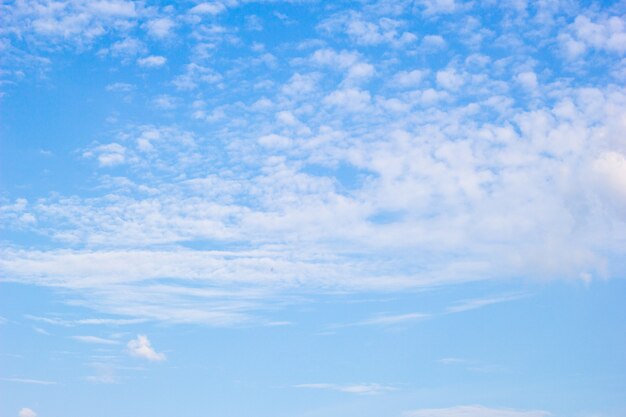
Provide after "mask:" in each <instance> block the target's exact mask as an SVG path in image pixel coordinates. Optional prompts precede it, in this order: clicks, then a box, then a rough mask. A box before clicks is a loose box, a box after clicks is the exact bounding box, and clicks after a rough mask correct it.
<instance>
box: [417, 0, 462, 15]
mask: <svg viewBox="0 0 626 417" xmlns="http://www.w3.org/2000/svg"><path fill="white" fill-rule="evenodd" d="M418 4H420V5H421V6H422V7H423V8H424V14H425V15H437V14H445V13H453V12H455V11H456V10H457V9H458V7H459V5H458V3H457V2H456V0H420V1H419V2H418Z"/></svg>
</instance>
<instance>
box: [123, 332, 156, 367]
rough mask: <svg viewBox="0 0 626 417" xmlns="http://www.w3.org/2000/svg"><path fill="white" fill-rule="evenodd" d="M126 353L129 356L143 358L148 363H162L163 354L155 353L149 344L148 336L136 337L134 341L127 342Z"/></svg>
mask: <svg viewBox="0 0 626 417" xmlns="http://www.w3.org/2000/svg"><path fill="white" fill-rule="evenodd" d="M128 353H129V354H130V355H131V356H135V357H138V358H144V359H147V360H149V361H164V360H165V354H163V353H157V352H156V351H155V350H154V349H153V348H152V345H151V344H150V340H148V336H145V335H141V334H140V335H138V336H137V338H136V339H132V340H131V341H129V342H128Z"/></svg>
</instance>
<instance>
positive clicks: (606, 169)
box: [590, 151, 626, 219]
mask: <svg viewBox="0 0 626 417" xmlns="http://www.w3.org/2000/svg"><path fill="white" fill-rule="evenodd" d="M590 171H591V172H590V174H591V182H592V184H593V188H594V189H595V190H596V192H597V193H598V195H599V196H600V198H601V199H602V201H604V202H606V203H607V205H608V206H609V207H613V208H614V209H615V210H616V211H617V213H619V214H621V216H622V218H624V219H626V156H624V155H623V154H622V153H620V152H616V151H607V152H603V153H602V154H600V155H598V157H597V158H595V159H594V160H593V162H592V163H591V169H590Z"/></svg>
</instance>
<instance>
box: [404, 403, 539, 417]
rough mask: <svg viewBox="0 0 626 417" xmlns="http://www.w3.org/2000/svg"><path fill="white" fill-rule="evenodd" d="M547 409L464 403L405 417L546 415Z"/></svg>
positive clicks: (529, 416) (519, 416)
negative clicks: (493, 406) (513, 408)
mask: <svg viewBox="0 0 626 417" xmlns="http://www.w3.org/2000/svg"><path fill="white" fill-rule="evenodd" d="M549 415H550V413H548V412H547V411H541V410H533V411H520V410H512V409H509V408H488V407H483V406H481V405H463V406H458V407H449V408H430V409H421V410H415V411H409V412H407V413H404V416H405V417H546V416H549Z"/></svg>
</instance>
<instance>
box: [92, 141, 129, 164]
mask: <svg viewBox="0 0 626 417" xmlns="http://www.w3.org/2000/svg"><path fill="white" fill-rule="evenodd" d="M94 156H96V157H97V159H98V163H99V164H100V166H102V167H109V166H114V165H118V164H121V163H123V162H124V160H125V159H126V148H125V147H124V146H122V145H120V144H119V143H109V144H107V145H101V146H97V147H96V148H94V149H93V150H90V151H86V152H84V153H83V157H85V158H92V157H94Z"/></svg>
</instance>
